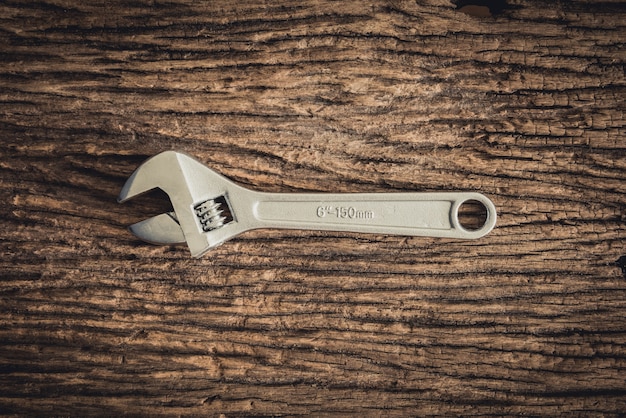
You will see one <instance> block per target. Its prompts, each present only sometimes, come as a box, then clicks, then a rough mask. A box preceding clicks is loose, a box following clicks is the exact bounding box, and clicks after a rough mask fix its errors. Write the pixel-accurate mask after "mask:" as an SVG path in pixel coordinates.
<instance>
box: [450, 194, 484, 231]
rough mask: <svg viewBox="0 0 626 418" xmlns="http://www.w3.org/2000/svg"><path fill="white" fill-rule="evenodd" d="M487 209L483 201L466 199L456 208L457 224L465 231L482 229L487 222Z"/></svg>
mask: <svg viewBox="0 0 626 418" xmlns="http://www.w3.org/2000/svg"><path fill="white" fill-rule="evenodd" d="M488 217H489V210H488V209H487V206H485V204H484V203H483V202H480V201H478V200H475V199H468V200H466V201H464V202H463V203H461V205H460V206H459V208H458V209H457V219H458V222H459V225H460V226H461V227H462V228H463V229H465V230H466V231H470V232H474V231H478V230H480V229H482V228H483V227H484V226H485V224H486V223H487V219H488Z"/></svg>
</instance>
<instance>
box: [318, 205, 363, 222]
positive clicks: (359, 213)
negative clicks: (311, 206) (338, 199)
mask: <svg viewBox="0 0 626 418" xmlns="http://www.w3.org/2000/svg"><path fill="white" fill-rule="evenodd" d="M317 216H318V217H320V218H324V217H326V216H335V217H337V218H340V219H374V211H371V210H360V209H357V208H355V207H354V206H318V207H317Z"/></svg>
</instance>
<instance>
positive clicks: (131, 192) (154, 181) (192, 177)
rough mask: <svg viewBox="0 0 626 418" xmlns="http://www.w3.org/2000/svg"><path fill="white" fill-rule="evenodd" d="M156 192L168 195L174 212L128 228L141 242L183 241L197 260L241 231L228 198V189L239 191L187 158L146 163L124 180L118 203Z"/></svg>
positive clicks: (171, 155)
mask: <svg viewBox="0 0 626 418" xmlns="http://www.w3.org/2000/svg"><path fill="white" fill-rule="evenodd" d="M156 188H158V189H161V190H163V192H165V193H166V194H167V195H168V197H169V198H170V201H171V202H172V206H173V208H174V212H173V213H172V212H170V213H163V214H161V215H158V216H155V217H152V218H149V219H146V220H143V221H141V222H138V223H136V224H133V225H131V226H130V227H129V230H130V231H131V232H132V233H133V234H134V235H135V236H137V237H138V238H140V239H142V240H144V241H147V242H150V243H154V244H161V245H171V244H178V243H182V242H186V243H187V245H188V247H189V250H190V251H191V254H192V256H194V257H200V256H202V255H203V254H204V253H205V252H207V251H208V250H209V249H211V248H214V247H216V246H217V245H219V244H221V243H223V242H225V241H227V240H228V239H230V238H232V237H233V236H235V235H237V234H239V233H241V232H243V230H245V227H244V225H242V224H239V223H238V222H237V221H236V217H235V214H234V212H233V210H232V207H231V206H230V203H229V198H228V191H229V190H231V191H236V190H238V189H241V187H240V186H238V185H236V184H234V183H232V182H231V181H230V180H228V179H227V178H225V177H223V176H221V175H219V174H218V173H216V172H214V171H212V170H211V169H209V168H208V167H206V166H204V165H203V164H201V163H200V162H198V161H196V160H195V159H193V158H191V157H189V156H188V155H186V154H183V153H180V152H175V151H166V152H163V153H161V154H158V155H156V156H154V157H152V158H150V159H148V160H147V161H146V162H144V163H143V164H142V165H141V166H139V168H137V170H135V172H134V173H133V174H132V175H131V176H130V178H129V179H128V180H127V181H126V183H125V184H124V187H123V188H122V190H121V192H120V195H119V197H118V202H120V203H123V202H126V201H128V200H130V199H132V198H134V197H137V196H139V195H141V194H143V193H146V192H148V191H150V190H153V189H156ZM234 194H235V195H237V194H238V193H236V192H235V193H234Z"/></svg>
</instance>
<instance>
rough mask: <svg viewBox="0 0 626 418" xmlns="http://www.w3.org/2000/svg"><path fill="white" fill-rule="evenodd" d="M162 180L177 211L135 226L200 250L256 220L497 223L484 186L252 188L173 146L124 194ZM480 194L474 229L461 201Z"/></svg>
mask: <svg viewBox="0 0 626 418" xmlns="http://www.w3.org/2000/svg"><path fill="white" fill-rule="evenodd" d="M156 188H159V189H161V190H163V191H164V192H165V193H167V195H168V196H169V198H170V200H171V202H172V206H173V208H174V212H168V213H163V214H161V215H158V216H155V217H152V218H149V219H146V220H144V221H141V222H138V223H136V224H133V225H131V226H130V228H129V229H130V231H131V232H132V233H133V234H135V235H136V236H137V237H139V238H141V239H142V240H144V241H147V242H151V243H154V244H177V243H184V242H186V243H187V245H188V246H189V250H190V251H191V255H192V256H194V257H200V256H202V255H203V254H204V253H205V252H207V251H208V250H210V249H211V248H213V247H215V246H217V245H220V244H222V243H223V242H225V241H227V240H229V239H230V238H233V237H235V236H236V235H239V234H241V233H242V232H245V231H248V230H251V229H257V228H287V229H309V230H327V231H352V232H368V233H378V234H394V235H410V236H428V237H447V238H466V239H475V238H480V237H482V236H484V235H486V234H487V233H489V231H491V230H492V229H493V227H494V226H495V224H496V208H495V206H494V204H493V203H492V202H491V200H489V199H488V198H487V197H485V196H483V195H482V194H480V193H465V192H461V193H265V192H258V191H253V190H249V189H246V188H244V187H242V186H239V185H237V184H235V183H233V182H232V181H230V180H228V179H227V178H226V177H223V176H221V175H220V174H218V173H216V172H214V171H213V170H211V169H209V168H208V167H206V166H205V165H203V164H201V163H200V162H198V161H196V160H195V159H193V158H191V157H190V156H188V155H186V154H184V153H181V152H176V151H166V152H163V153H161V154H158V155H156V156H154V157H152V158H150V159H148V160H147V161H146V162H144V163H143V164H142V165H141V166H140V167H139V168H137V170H135V172H134V173H133V174H132V175H131V176H130V178H129V179H128V181H126V184H124V187H123V188H122V191H121V192H120V195H119V198H118V201H119V202H120V203H121V202H125V201H127V200H129V199H131V198H133V197H135V196H137V195H140V194H142V193H145V192H147V191H150V190H152V189H156ZM468 201H477V202H480V204H482V205H483V206H484V208H485V210H486V221H485V223H484V225H482V226H481V227H480V228H478V229H475V230H470V229H466V228H464V227H463V226H462V225H461V223H460V222H459V207H460V206H461V205H462V204H464V203H465V202H468Z"/></svg>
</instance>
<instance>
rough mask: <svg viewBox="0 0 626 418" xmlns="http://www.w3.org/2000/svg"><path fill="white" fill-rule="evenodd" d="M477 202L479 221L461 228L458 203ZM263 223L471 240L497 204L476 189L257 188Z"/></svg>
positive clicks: (485, 229) (487, 227)
mask: <svg viewBox="0 0 626 418" xmlns="http://www.w3.org/2000/svg"><path fill="white" fill-rule="evenodd" d="M469 201H477V202H479V203H480V204H482V205H483V206H484V208H485V210H486V213H487V216H486V220H485V223H484V225H482V226H481V227H479V228H478V229H469V228H465V227H463V225H461V222H460V221H459V208H460V207H461V205H463V204H464V203H466V202H469ZM253 215H254V217H255V218H256V221H257V222H256V223H257V224H258V226H259V227H262V228H286V229H309V230H325V231H346V232H367V233H378V234H394V235H410V236H428V237H444V238H462V239H476V238H480V237H482V236H484V235H486V234H488V233H489V232H490V231H491V230H492V229H493V227H494V226H495V224H496V207H495V206H494V204H493V202H491V200H489V199H488V198H487V197H485V196H484V195H482V194H480V193H465V192H458V193H457V192H451V193H354V194H345V193H343V194H332V193H329V194H326V193H311V194H309V193H302V194H298V193H289V194H282V193H261V194H260V195H259V197H258V198H257V199H256V202H255V204H254V206H253Z"/></svg>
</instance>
